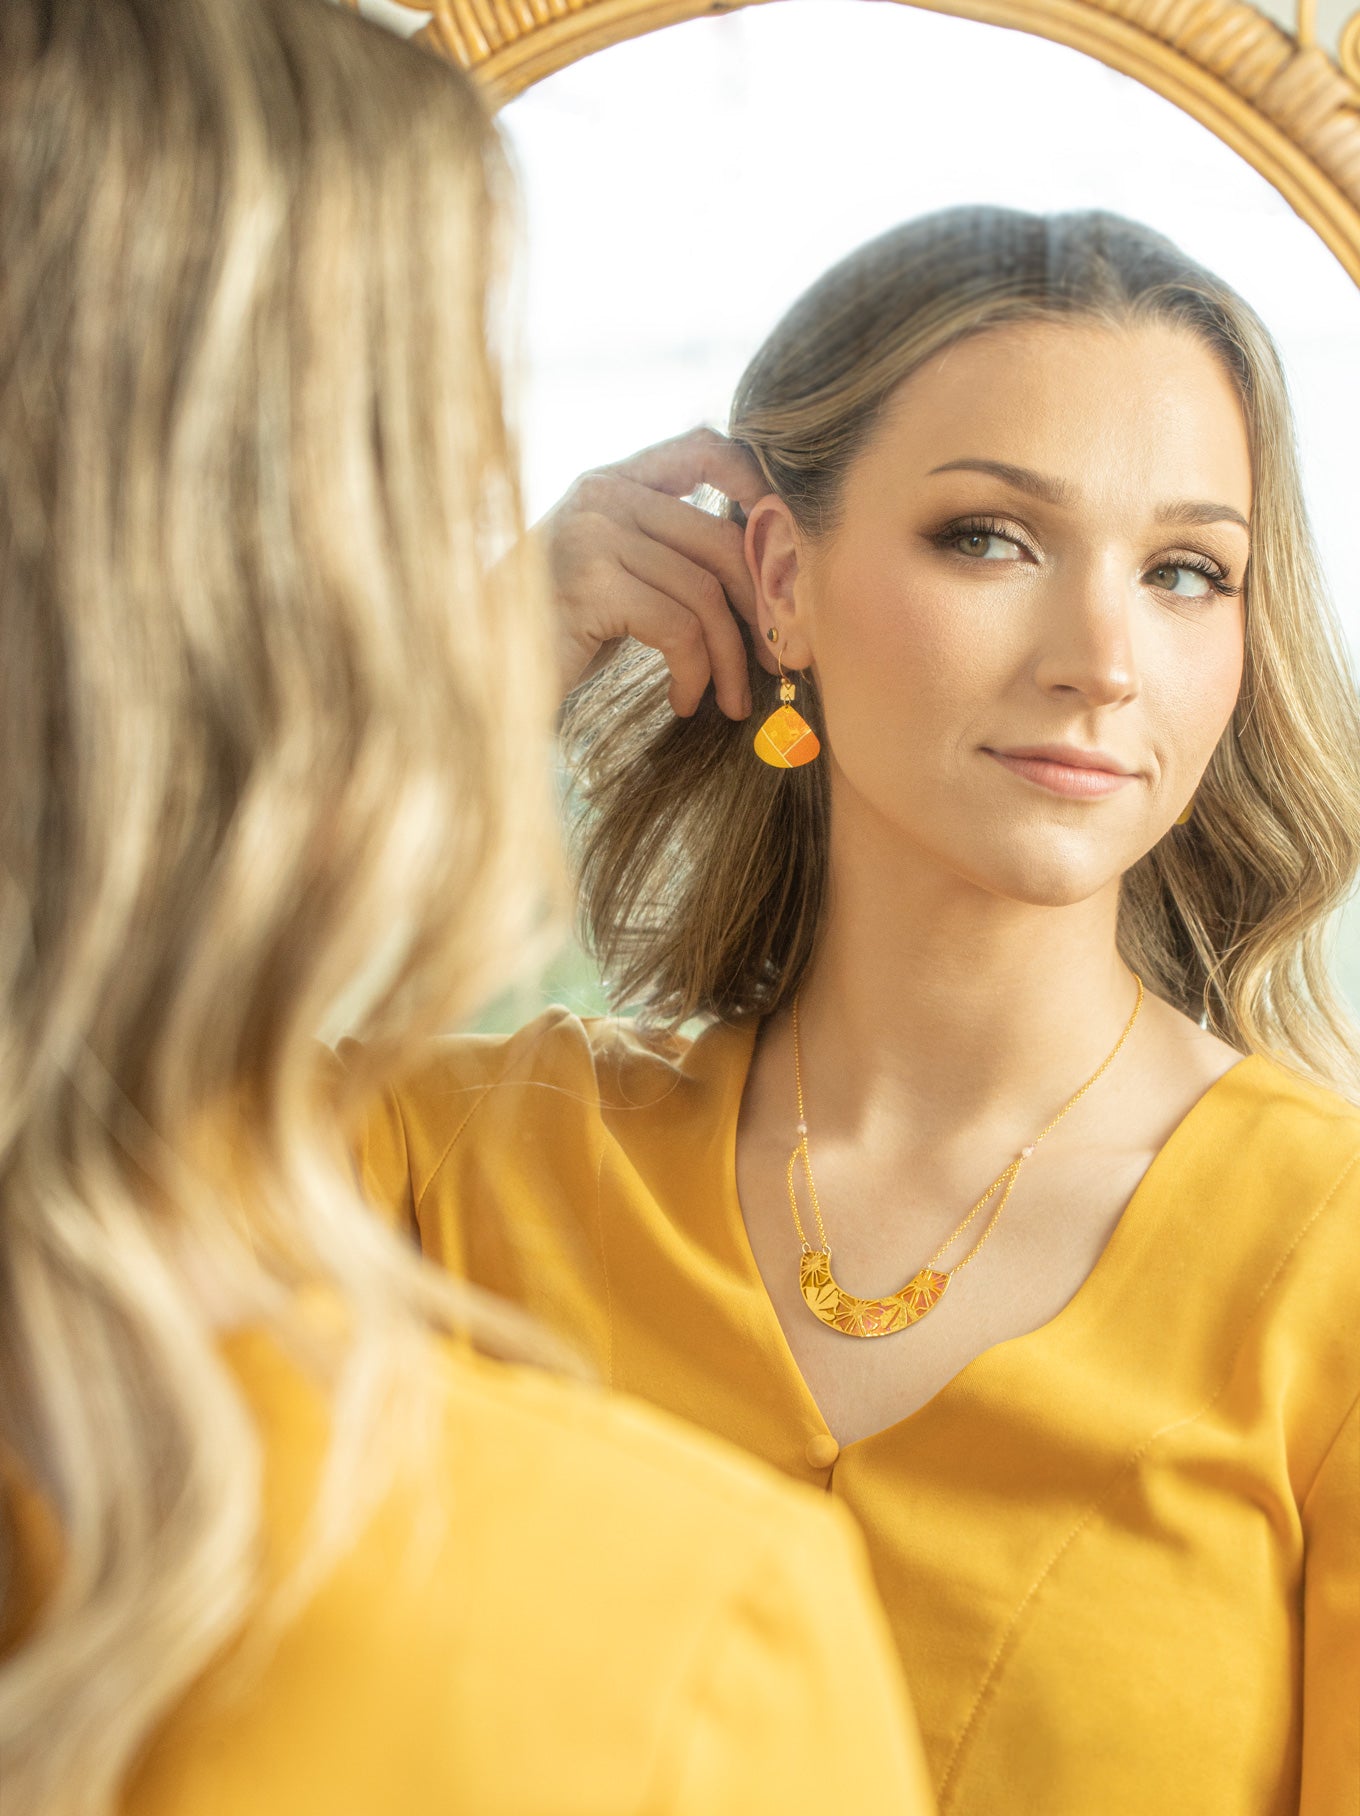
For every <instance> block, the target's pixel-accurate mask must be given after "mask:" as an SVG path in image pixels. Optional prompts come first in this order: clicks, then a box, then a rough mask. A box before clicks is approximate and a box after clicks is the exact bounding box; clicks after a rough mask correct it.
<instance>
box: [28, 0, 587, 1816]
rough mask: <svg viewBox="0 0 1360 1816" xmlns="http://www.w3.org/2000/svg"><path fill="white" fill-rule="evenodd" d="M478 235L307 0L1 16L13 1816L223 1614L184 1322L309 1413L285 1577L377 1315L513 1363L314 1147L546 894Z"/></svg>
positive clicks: (370, 1380)
mask: <svg viewBox="0 0 1360 1816" xmlns="http://www.w3.org/2000/svg"><path fill="white" fill-rule="evenodd" d="M517 223H518V214H517V210H516V205H515V202H514V194H513V183H512V177H511V172H510V169H509V166H508V163H507V160H506V158H505V155H504V152H503V149H502V146H501V144H500V142H499V139H498V137H497V135H496V133H495V130H494V128H493V127H492V125H491V123H490V121H489V118H488V116H487V114H486V112H485V111H484V108H483V106H482V103H481V101H480V99H479V97H478V95H477V93H476V91H475V89H474V87H473V85H472V83H471V82H470V81H469V80H467V79H466V78H465V77H463V76H461V75H460V74H459V73H458V72H456V71H454V70H452V69H450V68H448V67H447V66H445V65H444V64H442V63H440V62H438V61H436V60H435V59H434V58H432V57H428V56H425V55H423V54H422V53H420V52H419V51H417V50H415V49H413V48H411V47H410V46H407V45H404V44H402V43H401V42H399V41H398V40H397V39H396V38H393V37H389V36H387V35H386V34H384V33H382V32H380V31H378V30H377V29H376V28H374V27H371V26H368V25H365V24H364V23H363V22H361V21H359V20H357V19H355V18H353V17H351V16H347V15H343V14H341V13H339V12H336V11H334V10H333V9H332V8H330V7H329V6H327V5H325V4H324V3H323V0H97V4H95V3H94V0H4V5H3V7H0V270H3V272H4V280H3V285H0V1439H3V1444H4V1446H6V1447H8V1449H9V1451H10V1452H11V1453H12V1455H13V1456H14V1457H16V1458H17V1459H18V1460H19V1462H20V1463H21V1464H22V1466H23V1468H24V1470H25V1471H26V1472H27V1474H28V1475H29V1476H30V1477H31V1478H32V1479H33V1480H34V1481H35V1482H37V1483H38V1484H39V1485H40V1487H41V1489H42V1490H43V1493H44V1495H45V1496H46V1497H49V1498H50V1502H51V1505H52V1506H53V1507H54V1508H55V1509H56V1511H57V1520H58V1526H59V1532H60V1540H61V1546H62V1566H61V1571H60V1576H59V1579H58V1587H57V1590H56V1592H55V1594H54V1595H53V1597H52V1598H51V1601H50V1603H49V1604H48V1605H47V1606H46V1607H45V1608H44V1610H43V1611H42V1615H41V1617H40V1619H39V1620H38V1621H37V1622H36V1624H35V1625H34V1627H33V1629H32V1631H31V1632H30V1633H29V1634H28V1636H27V1637H26V1638H25V1639H24V1640H23V1642H22V1643H21V1644H20V1645H18V1646H17V1647H16V1648H15V1649H13V1650H12V1651H11V1653H10V1655H9V1656H8V1657H7V1658H6V1659H5V1661H4V1663H3V1665H2V1666H0V1752H2V1753H3V1756H4V1762H5V1763H4V1779H5V1798H4V1801H5V1809H6V1811H7V1813H8V1816H37V1813H38V1812H39V1811H41V1812H42V1816H66V1813H67V1812H81V1813H84V1812H95V1811H102V1810H106V1809H108V1808H110V1807H111V1804H112V1800H113V1798H114V1797H115V1795H116V1791H117V1786H118V1783H119V1780H120V1778H121V1776H122V1775H123V1773H124V1770H125V1768H126V1767H127V1765H128V1763H129V1761H130V1760H131V1759H132V1757H133V1756H134V1755H135V1753H136V1750H137V1748H138V1746H139V1743H140V1742H141V1741H142V1740H143V1739H144V1738H145V1737H146V1736H147V1734H148V1733H149V1731H150V1730H151V1728H152V1727H153V1725H154V1724H155V1722H156V1721H157V1719H158V1717H159V1716H160V1715H161V1714H162V1713H163V1712H165V1711H166V1710H167V1709H168V1708H169V1707H170V1706H171V1705H172V1704H173V1703H174V1701H175V1700H176V1698H177V1697H178V1695H179V1694H180V1693H181V1692H182V1690H183V1689H184V1687H185V1686H186V1685H187V1684H188V1682H189V1681H190V1680H191V1679H192V1678H193V1677H194V1676H195V1675H196V1674H197V1673H198V1672H199V1671H200V1669H201V1668H202V1667H203V1666H204V1664H205V1663H206V1662H207V1661H208V1660H209V1658H210V1657H211V1656H212V1655H213V1654H214V1653H215V1652H217V1650H218V1649H219V1647H220V1646H221V1645H222V1643H223V1642H224V1640H226V1639H227V1638H229V1637H230V1636H231V1635H233V1634H235V1633H236V1632H237V1631H238V1630H239V1629H240V1628H241V1627H242V1625H243V1623H244V1621H245V1619H246V1616H247V1614H248V1613H252V1612H254V1611H255V1609H254V1604H255V1601H256V1599H257V1597H256V1589H255V1586H254V1585H255V1576H254V1549H253V1548H254V1544H255V1539H256V1534H257V1531H258V1528H259V1467H258V1463H259V1458H258V1444H257V1441H256V1436H255V1433H254V1431H253V1428H252V1425H251V1421H250V1418H249V1416H248V1414H247V1412H246V1410H245V1408H244V1407H243V1405H242V1403H241V1402H240V1399H239V1397H238V1393H237V1391H236V1388H235V1384H234V1382H233V1380H232V1378H231V1377H230V1376H229V1374H228V1373H227V1371H226V1370H225V1368H224V1367H223V1365H222V1363H221V1361H220V1360H219V1357H218V1354H217V1352H216V1350H215V1347H214V1331H215V1323H216V1321H220V1320H221V1319H223V1318H225V1319H228V1320H231V1321H236V1322H260V1323H262V1324H263V1325H265V1326H267V1327H268V1328H270V1329H272V1330H274V1331H275V1332H277V1333H278V1334H279V1335H281V1336H282V1337H284V1338H285V1340H286V1341H288V1342H289V1343H290V1345H291V1346H292V1347H293V1348H294V1350H295V1351H296V1353H298V1354H299V1355H300V1356H303V1357H304V1358H305V1360H306V1362H307V1364H308V1366H309V1367H312V1368H314V1369H315V1370H316V1371H317V1372H318V1374H319V1375H320V1376H321V1377H322V1378H323V1379H324V1380H325V1381H326V1382H327V1384H328V1386H329V1387H330V1390H331V1392H332V1395H333V1407H334V1414H335V1423H334V1442H333V1447H332V1451H331V1456H330V1470H329V1473H328V1476H327V1481H326V1485H325V1488H324V1491H323V1493H322V1494H321V1496H320V1497H319V1499H318V1504H317V1510H316V1513H317V1526H316V1530H315V1544H314V1545H313V1546H312V1547H311V1548H310V1551H309V1559H308V1565H307V1569H308V1572H309V1575H308V1576H306V1577H305V1578H299V1579H298V1581H297V1583H296V1584H295V1586H294V1598H295V1600H300V1599H301V1597H302V1596H303V1595H305V1593H306V1582H307V1581H310V1580H315V1579H316V1577H317V1576H319V1574H320V1573H321V1571H322V1570H323V1569H324V1567H325V1561H326V1558H327V1556H328V1555H330V1554H331V1552H332V1551H333V1549H334V1548H336V1547H338V1546H339V1545H341V1544H342V1543H343V1541H344V1539H345V1537H346V1535H347V1533H348V1532H349V1531H351V1530H352V1529H353V1526H354V1523H355V1521H356V1520H358V1519H359V1518H360V1517H361V1516H362V1513H363V1511H364V1508H365V1507H366V1506H367V1505H369V1504H371V1502H372V1501H373V1500H374V1499H376V1497H377V1495H378V1493H379V1492H380V1490H381V1488H382V1486H383V1482H384V1477H385V1474H386V1473H388V1472H390V1470H391V1469H393V1468H395V1467H396V1466H397V1462H398V1460H399V1458H400V1457H401V1456H403V1455H404V1454H406V1453H407V1451H408V1449H409V1447H410V1446H412V1445H416V1444H418V1443H419V1434H420V1432H421V1430H422V1429H423V1424H422V1421H423V1420H424V1419H425V1418H426V1417H427V1416H428V1413H429V1407H428V1405H427V1398H428V1396H427V1393H426V1385H427V1383H426V1381H425V1371H422V1370H421V1368H420V1367H419V1366H418V1363H417V1358H418V1357H419V1354H420V1341H421V1336H422V1333H423V1332H424V1331H425V1330H426V1329H427V1328H428V1327H429V1326H430V1325H431V1324H434V1325H439V1326H442V1327H448V1326H451V1325H453V1324H456V1323H462V1324H463V1325H465V1326H470V1327H471V1328H472V1329H473V1330H474V1332H476V1333H479V1334H480V1337H481V1339H482V1340H483V1341H484V1342H485V1343H487V1344H488V1345H489V1346H491V1347H496V1348H499V1349H500V1350H502V1351H503V1352H505V1351H510V1352H512V1353H516V1354H527V1353H530V1351H531V1349H532V1340H531V1337H530V1335H529V1333H528V1332H527V1330H526V1329H523V1328H521V1327H520V1326H518V1325H517V1324H515V1323H514V1321H513V1316H512V1314H510V1313H509V1312H508V1311H507V1312H504V1313H502V1312H500V1311H498V1310H497V1309H496V1308H495V1307H494V1306H492V1305H490V1304H488V1303H482V1302H479V1301H476V1300H475V1299H474V1298H473V1297H472V1295H471V1294H470V1293H469V1292H468V1291H467V1290H466V1289H460V1288H459V1287H458V1286H457V1285H455V1284H454V1283H453V1282H452V1281H451V1280H450V1279H449V1278H448V1277H447V1276H446V1275H444V1274H443V1273H442V1272H437V1271H436V1270H435V1269H434V1268H432V1267H431V1268H428V1270H427V1267H426V1264H424V1263H423V1262H421V1261H420V1260H419V1258H418V1257H416V1256H415V1255H414V1254H411V1253H408V1252H407V1250H406V1248H405V1247H404V1246H403V1245H402V1244H401V1243H400V1242H399V1241H398V1240H397V1239H396V1238H395V1237H394V1236H392V1235H390V1234H389V1233H388V1232H387V1230H386V1229H385V1228H384V1227H383V1226H382V1225H381V1224H380V1222H379V1220H378V1219H376V1218H374V1217H372V1216H371V1215H370V1214H368V1212H367V1211H366V1210H365V1208H364V1205H363V1202H362V1199H361V1197H360V1196H359V1192H358V1188H357V1186H356V1183H355V1180H354V1177H353V1174H352V1170H351V1166H350V1162H349V1158H348V1151H347V1148H346V1146H345V1144H344V1141H343V1140H342V1139H341V1136H340V1130H341V1129H342V1128H343V1127H344V1126H345V1125H346V1124H347V1122H348V1119H349V1118H350V1117H352V1116H354V1115H357V1114H358V1112H359V1110H360V1109H361V1107H362V1106H363V1105H364V1104H366V1103H367V1102H368V1101H369V1099H370V1098H371V1095H372V1093H373V1092H374V1091H375V1090H376V1089H378V1088H379V1087H380V1086H381V1084H382V1083H384V1082H385V1081H386V1080H387V1079H388V1078H389V1077H392V1076H394V1075H396V1074H397V1073H399V1072H400V1071H401V1069H402V1067H403V1066H404V1064H405V1063H406V1062H407V1061H408V1059H409V1058H410V1056H411V1055H412V1054H413V1053H414V1051H415V1048H416V1045H417V1043H418V1042H419V1041H420V1039H421V1038H422V1037H423V1036H425V1035H426V1034H428V1033H430V1032H432V1031H434V1030H437V1029H439V1028H443V1027H448V1026H450V1025H451V1024H453V1023H456V1022H457V1021H459V1020H461V1019H463V1018H464V1017H465V1016H467V1015H468V1014H470V1013H471V1012H473V1011H474V1010H475V1009H477V1008H478V1007H480V1006H481V1005H482V1004H483V1003H484V1001H485V1000H486V998H487V997H488V996H489V995H490V994H491V993H492V992H493V991H494V990H495V989H496V988H498V987H499V986H501V985H503V984H505V983H506V982H507V981H509V980H511V979H512V978H514V977H518V976H520V975H523V974H525V973H530V974H532V973H534V972H535V971H536V970H537V968H538V967H539V966H541V964H542V962H543V960H544V958H545V957H546V956H547V955H549V954H550V952H551V951H553V950H554V949H555V948H556V945H557V944H558V942H559V940H560V934H561V928H562V926H563V925H565V924H566V919H567V916H568V900H569V898H568V895H567V890H566V879H565V874H564V872H563V870H562V869H561V867H560V866H561V856H560V846H559V840H558V835H557V831H556V819H555V811H554V804H553V798H552V787H551V764H552V722H553V721H552V715H553V708H554V705H555V697H554V686H555V670H554V665H553V662H552V657H551V651H552V648H553V639H552V636H551V634H550V629H549V609H550V608H549V603H548V595H547V586H546V578H545V577H544V576H543V575H542V574H540V573H539V571H538V569H537V567H536V566H535V565H534V563H535V562H536V561H537V559H538V558H537V557H536V556H535V554H534V551H533V548H532V545H531V544H530V543H528V542H526V541H525V540H523V539H522V535H521V532H522V512H521V501H520V492H519V480H518V467H517V457H516V450H515V447H514V445H513V439H514V438H513V430H512V429H507V427H506V423H505V418H504V412H503V404H504V398H503V390H504V387H505V384H506V378H505V373H506V369H507V365H509V366H510V367H511V368H513V363H514V362H513V357H512V352H511V351H507V349H506V346H505V344H504V340H503V337H502V335H501V323H502V321H503V319H504V310H505V307H506V305H507V303H509V302H510V301H512V300H513V298H512V297H511V296H510V295H509V293H508V291H507V280H506V270H507V258H506V254H507V247H508V246H509V245H510V244H512V240H511V238H510V236H511V234H512V233H513V232H514V231H515V230H516V229H517ZM489 323H490V324H491V327H490V335H491V338H490V340H489V339H488V324H489ZM507 550H508V551H509V553H508V554H507V553H506V551H507ZM488 676H498V677H504V678H505V681H504V685H502V686H490V685H488V681H487V677H488ZM342 1029H344V1030H347V1031H352V1032H354V1033H356V1034H357V1035H359V1036H360V1037H361V1039H362V1041H363V1042H364V1058H365V1062H366V1069H363V1070H360V1071H354V1072H351V1074H350V1075H349V1077H348V1078H347V1080H346V1081H345V1084H344V1086H343V1087H341V1086H340V1085H338V1084H337V1083H336V1082H335V1080H334V1079H333V1077H332V1075H331V1073H330V1072H329V1070H328V1069H326V1068H324V1067H323V1066H321V1065H319V1063H318V1061H319V1058H320V1059H324V1057H325V1054H324V1049H321V1048H319V1047H318V1046H317V1044H316V1036H317V1035H318V1034H322V1035H334V1034H336V1033H338V1032H339V1031H341V1030H342ZM358 1064H360V1061H359V1060H358V1058H357V1057H356V1065H358ZM342 1089H343V1091H344V1095H343V1097H342V1096H341V1095H340V1093H341V1090H342ZM304 1283H321V1284H322V1286H323V1287H324V1286H329V1287H331V1288H335V1289H338V1294H339V1302H340V1303H341V1304H342V1305H343V1308H344V1317H343V1319H342V1320H340V1321H338V1322H336V1321H333V1322H332V1325H331V1326H330V1328H331V1331H332V1335H331V1337H330V1338H329V1339H325V1338H323V1337H322V1336H321V1334H320V1328H321V1327H320V1326H317V1325H315V1324H313V1323H312V1322H311V1321H309V1320H305V1319H304V1318H303V1316H302V1314H301V1312H300V1309H299V1307H300V1305H301V1303H302V1301H301V1300H300V1299H299V1296H298V1293H297V1291H296V1290H295V1289H297V1288H298V1287H299V1286H300V1285H303V1284H304ZM13 1564H14V1559H13V1557H12V1556H11V1555H9V1554H8V1553H3V1554H0V1566H3V1568H4V1576H5V1587H4V1589H3V1593H4V1594H5V1596H6V1599H7V1600H8V1598H9V1595H10V1592H11V1591H12V1589H13V1580H14V1572H13ZM278 1612H279V1617H280V1618H286V1609H285V1608H284V1607H283V1606H282V1604H281V1605H280V1609H279V1611H278ZM266 1624H267V1623H266Z"/></svg>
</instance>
